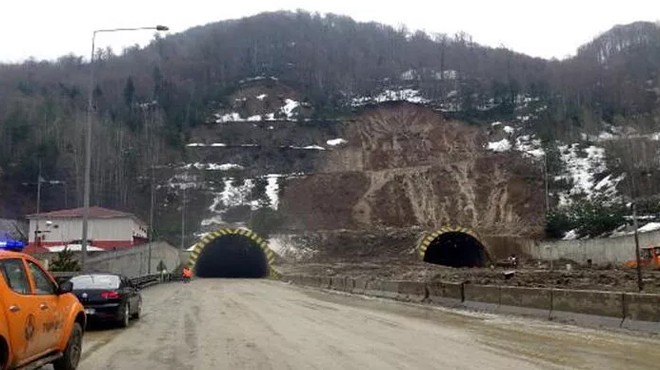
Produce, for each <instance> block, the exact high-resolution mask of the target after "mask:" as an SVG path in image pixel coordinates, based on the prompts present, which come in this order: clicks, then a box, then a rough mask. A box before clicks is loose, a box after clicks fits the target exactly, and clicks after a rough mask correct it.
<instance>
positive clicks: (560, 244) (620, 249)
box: [527, 230, 660, 265]
mask: <svg viewBox="0 0 660 370" xmlns="http://www.w3.org/2000/svg"><path fill="white" fill-rule="evenodd" d="M659 242H660V230H659V231H651V232H648V233H641V234H639V244H640V246H642V247H644V246H647V245H649V244H655V243H659ZM527 248H528V253H529V255H530V257H532V258H536V259H542V260H557V259H560V258H566V259H570V260H573V261H576V262H578V263H587V260H588V259H591V261H592V262H593V263H595V264H608V263H612V264H617V265H620V264H622V263H624V262H626V261H628V260H631V259H633V258H635V238H634V236H632V235H627V236H619V237H616V238H600V239H588V240H561V241H554V242H543V243H539V244H536V245H530V246H528V247H527Z"/></svg>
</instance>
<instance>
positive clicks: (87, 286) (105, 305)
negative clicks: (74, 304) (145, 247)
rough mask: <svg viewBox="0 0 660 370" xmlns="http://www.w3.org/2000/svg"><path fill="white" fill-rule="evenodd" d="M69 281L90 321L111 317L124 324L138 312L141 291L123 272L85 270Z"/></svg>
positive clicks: (137, 314) (108, 319)
mask: <svg viewBox="0 0 660 370" xmlns="http://www.w3.org/2000/svg"><path fill="white" fill-rule="evenodd" d="M70 281H71V283H73V293H74V294H75V295H76V296H77V297H78V299H79V300H80V302H81V303H82V304H83V306H84V307H85V313H86V314H87V317H88V319H89V320H90V321H112V322H115V323H117V324H118V325H119V326H121V327H124V328H125V327H127V326H128V324H129V322H130V319H131V318H135V319H139V318H140V315H141V314H142V295H141V294H140V292H139V289H138V287H137V286H135V285H133V284H132V283H131V281H130V280H129V279H127V278H126V277H125V276H121V275H116V274H86V275H78V276H74V277H73V278H71V280H70Z"/></svg>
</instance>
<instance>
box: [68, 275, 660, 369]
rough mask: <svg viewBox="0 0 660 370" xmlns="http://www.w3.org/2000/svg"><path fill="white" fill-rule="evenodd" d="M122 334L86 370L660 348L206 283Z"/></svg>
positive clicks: (281, 288) (619, 354)
mask: <svg viewBox="0 0 660 370" xmlns="http://www.w3.org/2000/svg"><path fill="white" fill-rule="evenodd" d="M143 295H144V302H145V304H144V316H143V318H142V319H140V320H139V321H137V322H135V323H133V324H132V325H131V326H130V327H129V328H128V329H125V330H108V331H106V330H100V331H98V330H97V331H92V332H89V333H87V336H86V339H85V348H84V354H83V361H82V363H81V365H80V370H99V369H106V370H120V369H127V370H128V369H171V370H182V369H199V370H205V369H209V370H211V369H360V370H363V369H439V368H444V369H486V368H488V369H507V370H508V369H566V368H571V369H573V368H574V369H601V368H621V369H623V368H626V369H655V368H657V364H658V363H660V353H659V352H658V351H657V348H658V346H659V345H660V340H658V339H654V338H643V337H639V336H632V335H631V336H629V335H626V334H623V333H612V332H603V331H596V330H592V329H583V328H577V327H572V326H566V325H558V324H554V323H548V322H541V321H534V320H528V319H522V318H513V317H506V316H500V315H490V314H477V313H469V312H461V311H454V310H450V309H445V308H438V307H428V306H419V305H411V304H403V303H399V302H394V301H387V300H380V299H369V298H364V297H355V296H348V295H340V294H331V293H326V292H321V291H316V290H312V289H305V288H299V287H294V286H290V285H287V284H284V283H280V282H274V281H266V280H218V279H199V280H194V281H193V282H192V283H190V284H186V285H183V284H165V285H160V286H155V287H152V288H150V289H147V290H145V291H144V292H143Z"/></svg>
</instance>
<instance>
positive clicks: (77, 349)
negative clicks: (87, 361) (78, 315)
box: [53, 323, 83, 370]
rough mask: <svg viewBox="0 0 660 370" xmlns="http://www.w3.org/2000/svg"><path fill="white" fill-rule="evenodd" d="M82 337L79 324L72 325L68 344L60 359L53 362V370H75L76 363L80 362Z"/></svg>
mask: <svg viewBox="0 0 660 370" xmlns="http://www.w3.org/2000/svg"><path fill="white" fill-rule="evenodd" d="M82 337H83V330H82V327H81V326H80V324H79V323H74V324H73V330H71V336H70V337H69V342H68V343H67V345H66V349H65V350H64V353H63V354H62V357H60V358H59V359H57V360H55V362H53V367H54V368H55V370H76V368H77V367H78V362H80V354H81V353H82Z"/></svg>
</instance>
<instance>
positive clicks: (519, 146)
mask: <svg viewBox="0 0 660 370" xmlns="http://www.w3.org/2000/svg"><path fill="white" fill-rule="evenodd" d="M514 149H515V150H516V151H519V152H521V153H523V155H525V156H528V157H532V158H542V157H543V156H544V155H545V151H544V150H543V146H542V144H541V140H539V139H536V138H535V136H534V135H521V136H518V137H517V138H516V144H515V145H514Z"/></svg>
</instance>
